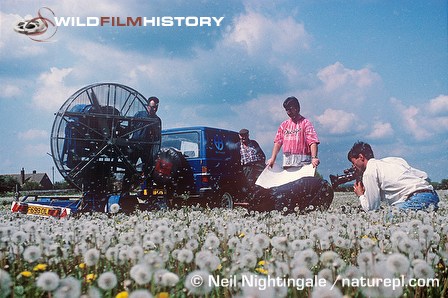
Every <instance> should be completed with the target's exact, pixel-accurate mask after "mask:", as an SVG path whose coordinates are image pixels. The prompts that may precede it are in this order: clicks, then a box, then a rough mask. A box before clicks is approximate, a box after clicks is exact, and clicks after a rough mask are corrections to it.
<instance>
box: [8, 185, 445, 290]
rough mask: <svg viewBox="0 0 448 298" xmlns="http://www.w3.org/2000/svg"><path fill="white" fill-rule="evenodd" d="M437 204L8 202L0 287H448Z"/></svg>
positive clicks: (345, 196)
mask: <svg viewBox="0 0 448 298" xmlns="http://www.w3.org/2000/svg"><path fill="white" fill-rule="evenodd" d="M439 194H440V197H441V203H440V209H439V210H438V211H437V212H433V211H430V212H409V213H406V214H405V213H400V212H397V211H396V210H393V209H389V208H384V209H382V210H381V211H379V212H371V213H365V212H359V209H358V208H356V207H357V205H358V204H357V202H356V198H355V196H354V195H353V194H351V193H336V194H335V200H334V202H333V204H332V206H331V208H330V209H329V210H328V211H326V212H320V211H314V212H310V213H309V214H306V215H299V214H289V215H282V214H281V213H280V212H278V211H273V212H269V213H258V212H248V211H247V210H245V209H233V210H228V209H212V210H210V209H197V208H183V209H178V210H168V211H158V212H141V211H140V212H135V213H133V214H131V215H125V214H120V213H117V214H114V215H106V214H102V213H95V214H85V215H82V216H80V217H73V218H69V219H65V220H57V219H52V218H39V217H32V216H26V215H21V214H12V213H11V212H10V211H9V207H10V203H9V202H6V203H5V202H3V203H2V204H1V207H0V266H1V267H0V297H54V298H57V297H116V298H125V297H132V298H136V297H138V298H140V297H142V298H143V297H159V298H162V297H263V298H264V297H336V298H337V297H447V296H448V292H447V291H448V290H447V288H448V279H447V276H448V274H447V273H448V267H447V266H448V193H447V191H441V192H439Z"/></svg>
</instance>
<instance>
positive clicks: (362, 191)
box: [353, 172, 381, 212]
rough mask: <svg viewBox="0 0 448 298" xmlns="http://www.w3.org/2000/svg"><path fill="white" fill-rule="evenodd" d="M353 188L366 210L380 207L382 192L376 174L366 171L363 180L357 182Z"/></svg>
mask: <svg viewBox="0 0 448 298" xmlns="http://www.w3.org/2000/svg"><path fill="white" fill-rule="evenodd" d="M353 189H354V192H355V193H356V195H357V196H358V197H359V202H360V203H361V207H362V209H364V211H366V212H367V211H371V210H377V209H379V208H380V204H381V193H380V188H379V187H378V183H377V182H376V178H375V177H374V176H372V175H369V174H368V173H367V174H366V172H364V174H363V178H362V182H356V183H355V185H354V186H353Z"/></svg>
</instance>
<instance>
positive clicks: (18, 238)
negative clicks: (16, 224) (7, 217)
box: [11, 231, 28, 244]
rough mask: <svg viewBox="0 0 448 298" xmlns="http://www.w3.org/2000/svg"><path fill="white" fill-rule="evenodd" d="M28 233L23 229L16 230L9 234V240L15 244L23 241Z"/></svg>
mask: <svg viewBox="0 0 448 298" xmlns="http://www.w3.org/2000/svg"><path fill="white" fill-rule="evenodd" d="M27 238H28V235H27V234H26V233H25V232H23V231H17V232H15V233H14V234H12V236H11V241H12V242H13V243H16V244H20V243H23V242H25V241H26V240H27Z"/></svg>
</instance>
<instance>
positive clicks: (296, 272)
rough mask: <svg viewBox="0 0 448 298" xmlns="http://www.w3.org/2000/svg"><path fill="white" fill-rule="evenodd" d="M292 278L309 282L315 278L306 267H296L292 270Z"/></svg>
mask: <svg viewBox="0 0 448 298" xmlns="http://www.w3.org/2000/svg"><path fill="white" fill-rule="evenodd" d="M291 277H292V278H295V279H297V280H307V279H311V278H313V273H312V272H311V270H310V269H308V268H306V267H300V266H296V267H294V268H292V269H291Z"/></svg>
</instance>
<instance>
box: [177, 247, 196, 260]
mask: <svg viewBox="0 0 448 298" xmlns="http://www.w3.org/2000/svg"><path fill="white" fill-rule="evenodd" d="M176 259H177V260H178V261H179V262H181V263H187V264H189V263H191V261H193V252H192V251H191V250H189V249H180V250H179V251H178V252H177V256H176Z"/></svg>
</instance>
